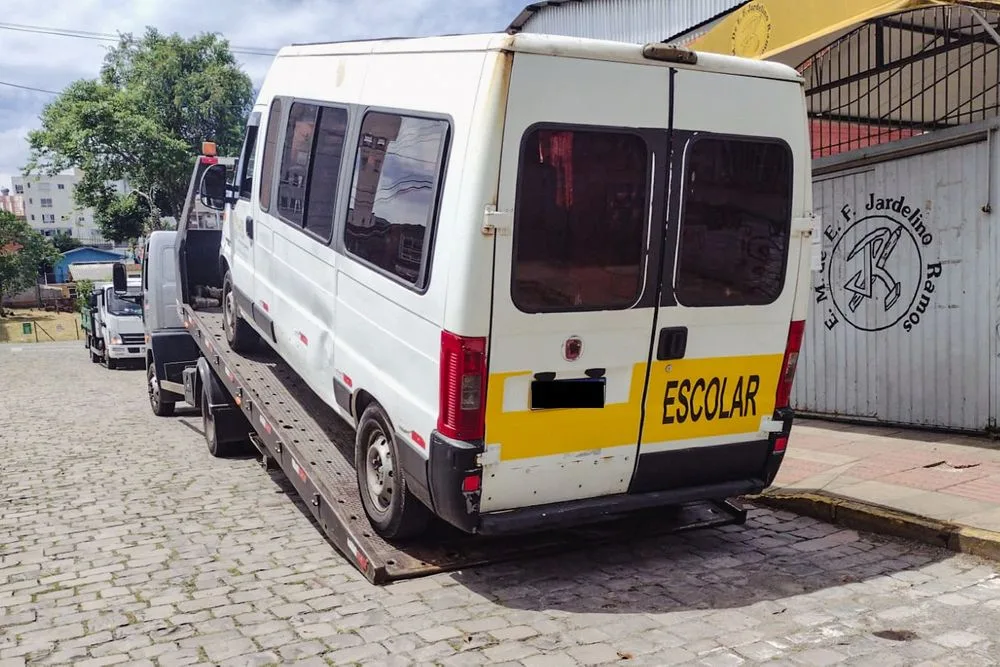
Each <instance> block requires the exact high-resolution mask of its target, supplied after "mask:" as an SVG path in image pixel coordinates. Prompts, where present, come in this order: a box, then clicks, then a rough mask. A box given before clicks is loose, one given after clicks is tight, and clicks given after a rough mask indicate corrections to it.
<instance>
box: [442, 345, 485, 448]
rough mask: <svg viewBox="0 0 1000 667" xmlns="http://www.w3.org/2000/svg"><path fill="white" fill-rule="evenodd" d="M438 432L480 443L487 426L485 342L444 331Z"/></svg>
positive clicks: (457, 438)
mask: <svg viewBox="0 0 1000 667" xmlns="http://www.w3.org/2000/svg"><path fill="white" fill-rule="evenodd" d="M439 391H440V408H439V412H438V427H437V428H438V432H440V433H441V435H443V436H446V437H448V438H454V439H455V440H479V439H480V438H482V437H483V435H484V431H485V424H486V415H485V413H486V339H485V338H466V337H463V336H456V335H455V334H453V333H451V332H448V331H442V332H441V386H440V390H439Z"/></svg>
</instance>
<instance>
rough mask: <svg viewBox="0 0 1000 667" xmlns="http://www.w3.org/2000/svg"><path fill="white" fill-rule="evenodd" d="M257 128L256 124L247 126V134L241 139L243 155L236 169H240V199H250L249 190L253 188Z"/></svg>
mask: <svg viewBox="0 0 1000 667" xmlns="http://www.w3.org/2000/svg"><path fill="white" fill-rule="evenodd" d="M257 130H258V127H257V126H256V125H249V126H247V136H246V139H245V140H244V141H243V155H241V156H240V162H239V165H238V169H239V171H240V199H245V200H246V201H250V192H251V190H252V189H253V173H254V167H255V166H256V165H255V164H254V161H255V158H256V153H257Z"/></svg>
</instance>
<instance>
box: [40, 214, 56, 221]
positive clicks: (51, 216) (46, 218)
mask: <svg viewBox="0 0 1000 667" xmlns="http://www.w3.org/2000/svg"><path fill="white" fill-rule="evenodd" d="M55 221H56V216H55V214H54V213H42V222H53V223H54V222H55Z"/></svg>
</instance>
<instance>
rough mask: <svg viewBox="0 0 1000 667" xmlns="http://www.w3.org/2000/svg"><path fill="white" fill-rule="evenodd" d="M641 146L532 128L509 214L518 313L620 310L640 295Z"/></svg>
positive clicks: (646, 189) (618, 137)
mask: <svg viewBox="0 0 1000 667" xmlns="http://www.w3.org/2000/svg"><path fill="white" fill-rule="evenodd" d="M649 162H650V160H649V149H648V147H647V145H646V141H645V140H644V139H643V138H642V137H640V136H638V135H635V134H632V133H629V132H622V131H613V130H599V129H585V130H584V129H572V130H569V129H559V128H555V127H548V128H540V129H536V130H533V131H532V132H531V133H530V134H528V135H527V136H526V137H525V141H524V143H523V147H522V152H521V162H520V173H519V174H518V193H517V205H516V209H515V216H514V267H513V277H512V280H513V285H512V287H511V295H512V298H513V301H514V304H515V305H516V306H517V307H518V308H519V309H520V310H522V311H524V312H529V313H534V312H545V311H560V310H608V309H618V308H628V307H630V306H632V305H633V304H635V303H636V301H637V300H638V299H639V297H640V294H641V292H642V284H643V269H644V264H645V246H646V237H647V216H648V212H649V196H650V182H651V179H650V167H649Z"/></svg>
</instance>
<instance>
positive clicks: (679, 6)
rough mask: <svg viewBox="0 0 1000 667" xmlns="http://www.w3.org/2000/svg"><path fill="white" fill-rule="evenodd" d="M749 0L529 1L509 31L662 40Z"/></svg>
mask: <svg viewBox="0 0 1000 667" xmlns="http://www.w3.org/2000/svg"><path fill="white" fill-rule="evenodd" d="M746 2H747V0H545V1H544V2H536V3H533V4H530V5H528V6H527V7H525V8H524V10H523V11H522V12H521V13H520V14H518V15H517V17H516V18H515V19H514V21H513V22H512V23H511V24H510V26H509V27H508V28H507V32H512V33H513V32H534V33H546V34H553V35H568V36H570V37H590V38H595V39H612V40H616V41H620V42H633V43H638V44H645V43H647V42H660V41H666V40H668V39H670V38H671V37H673V36H675V35H678V34H680V33H684V32H687V31H689V30H691V29H692V28H695V27H697V26H700V25H702V24H704V23H705V22H708V21H712V20H714V19H717V18H718V17H719V16H720V15H723V14H727V13H729V12H731V11H732V10H734V9H736V8H737V7H740V6H741V5H744V4H746Z"/></svg>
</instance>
